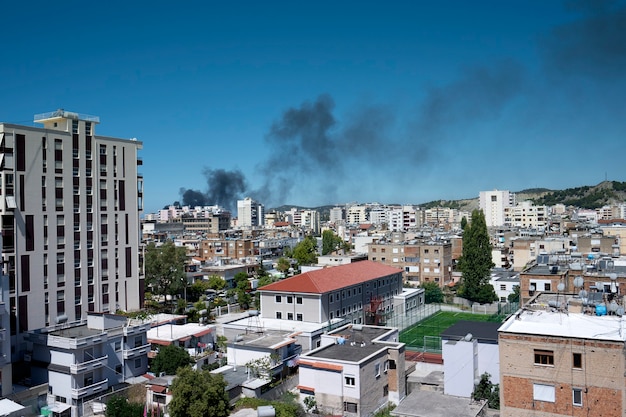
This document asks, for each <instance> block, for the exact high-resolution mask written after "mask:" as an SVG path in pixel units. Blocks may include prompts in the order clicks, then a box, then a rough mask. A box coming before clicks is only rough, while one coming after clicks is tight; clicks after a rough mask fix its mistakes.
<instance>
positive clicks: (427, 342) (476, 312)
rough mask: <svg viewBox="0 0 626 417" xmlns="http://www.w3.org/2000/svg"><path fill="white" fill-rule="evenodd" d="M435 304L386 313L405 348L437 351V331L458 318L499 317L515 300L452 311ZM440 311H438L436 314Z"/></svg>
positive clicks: (512, 309) (507, 312)
mask: <svg viewBox="0 0 626 417" xmlns="http://www.w3.org/2000/svg"><path fill="white" fill-rule="evenodd" d="M442 307H445V306H442V305H439V304H428V305H426V306H424V308H421V309H419V310H418V311H416V312H414V313H413V314H410V315H407V316H406V317H402V316H399V315H396V316H394V317H389V318H388V320H387V324H388V325H391V326H396V327H398V328H399V330H400V341H401V342H404V343H406V345H407V349H409V350H416V351H421V352H433V353H440V352H441V336H440V335H441V333H443V332H444V331H445V330H446V329H448V328H449V327H450V326H452V325H453V324H455V323H456V322H458V321H460V320H466V321H498V322H501V321H503V320H504V319H505V318H506V317H507V316H509V315H510V314H512V313H513V312H515V311H517V309H518V308H519V305H518V304H517V303H502V304H495V303H494V305H492V306H488V307H487V308H480V307H479V308H476V309H471V311H460V310H459V311H454V310H457V309H453V310H452V311H445V310H448V309H447V308H442ZM439 312H442V313H441V314H438V313H439Z"/></svg>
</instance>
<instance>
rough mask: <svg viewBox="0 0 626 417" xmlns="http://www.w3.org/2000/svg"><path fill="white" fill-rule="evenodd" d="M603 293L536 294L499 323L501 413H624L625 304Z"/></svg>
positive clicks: (583, 414) (551, 416)
mask: <svg viewBox="0 0 626 417" xmlns="http://www.w3.org/2000/svg"><path fill="white" fill-rule="evenodd" d="M607 297H608V295H607V294H604V295H603V299H604V300H599V302H596V303H593V304H592V303H584V302H583V300H581V299H580V298H578V297H577V296H567V295H564V294H555V293H551V294H546V293H544V294H540V295H538V296H537V297H536V298H534V299H533V300H531V302H530V303H529V304H527V305H526V306H525V307H524V308H523V309H522V310H520V311H519V312H518V313H517V314H515V315H513V316H511V317H510V318H509V319H508V320H507V321H506V322H505V323H504V324H503V325H502V327H500V329H499V350H500V407H501V408H500V414H501V415H502V416H503V417H514V416H550V417H554V416H623V415H625V413H626V401H625V398H626V384H625V383H624V382H625V381H624V375H625V372H626V366H625V365H626V360H625V358H624V341H625V339H626V328H625V323H624V321H623V320H622V317H621V316H619V315H618V314H620V313H621V314H623V313H624V310H623V308H621V307H619V306H617V304H615V305H616V306H617V307H616V308H615V312H616V313H617V314H615V313H611V312H610V311H611V310H612V309H611V308H610V307H609V309H608V310H609V314H606V312H607V307H606V306H607V304H606V303H607V302H608V298H607ZM608 305H609V306H610V305H611V304H610V303H609V304H608Z"/></svg>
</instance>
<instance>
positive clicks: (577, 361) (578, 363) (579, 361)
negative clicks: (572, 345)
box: [572, 353, 583, 369]
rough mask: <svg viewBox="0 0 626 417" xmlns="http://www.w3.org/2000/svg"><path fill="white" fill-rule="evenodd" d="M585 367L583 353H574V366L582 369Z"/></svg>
mask: <svg viewBox="0 0 626 417" xmlns="http://www.w3.org/2000/svg"><path fill="white" fill-rule="evenodd" d="M582 367H583V355H582V353H573V354H572V368H576V369H582Z"/></svg>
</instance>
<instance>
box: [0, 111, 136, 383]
mask: <svg viewBox="0 0 626 417" xmlns="http://www.w3.org/2000/svg"><path fill="white" fill-rule="evenodd" d="M35 122H36V123H39V124H41V125H42V127H31V126H21V125H15V124H6V123H0V194H1V195H2V198H0V229H1V232H2V237H3V239H2V262H3V264H4V268H5V271H4V272H5V273H6V274H7V275H8V276H9V294H8V299H5V300H4V302H5V303H7V304H8V305H9V311H10V315H11V320H10V322H11V323H14V325H12V326H11V328H10V335H11V336H15V337H12V338H11V340H12V350H13V354H12V362H13V364H14V365H13V367H12V372H13V375H12V378H11V379H12V380H13V381H19V380H21V379H23V378H25V377H27V375H26V374H27V372H28V368H27V367H24V366H21V365H20V363H22V362H23V360H24V347H23V346H24V343H23V338H24V335H25V333H26V332H27V331H29V330H34V329H39V328H43V327H47V326H50V325H53V324H55V323H56V322H57V321H59V322H61V321H67V322H73V321H77V320H81V319H84V318H85V317H86V313H87V312H88V311H100V312H109V311H110V312H113V311H116V310H118V309H119V310H136V309H139V308H140V307H141V306H142V304H143V293H144V288H143V277H142V276H141V275H140V267H139V266H140V259H139V229H140V228H139V213H140V211H141V210H142V205H143V201H142V199H143V191H142V190H143V178H142V176H141V174H140V173H139V172H138V166H140V165H141V159H139V157H138V151H139V150H140V149H141V148H142V143H141V142H139V141H137V140H134V139H131V140H128V139H119V138H112V137H107V136H98V135H96V125H97V124H98V123H99V118H98V117H95V116H88V115H82V114H78V113H73V112H68V111H64V110H58V111H55V112H51V113H45V114H39V115H36V116H35ZM3 326H6V323H5V322H4V321H3ZM4 329H5V332H6V331H7V329H8V327H5V328H4ZM3 380H5V375H4V372H3Z"/></svg>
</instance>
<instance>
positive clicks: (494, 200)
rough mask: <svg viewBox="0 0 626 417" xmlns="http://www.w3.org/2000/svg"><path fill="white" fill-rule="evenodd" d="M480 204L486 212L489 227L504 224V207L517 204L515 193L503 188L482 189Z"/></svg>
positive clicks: (479, 198)
mask: <svg viewBox="0 0 626 417" xmlns="http://www.w3.org/2000/svg"><path fill="white" fill-rule="evenodd" d="M478 204H479V207H480V209H481V210H482V211H483V213H485V222H486V223H487V227H491V226H504V223H505V216H504V209H505V208H506V207H513V206H515V194H514V193H512V192H510V191H503V190H493V191H481V192H480V193H479V196H478Z"/></svg>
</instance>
